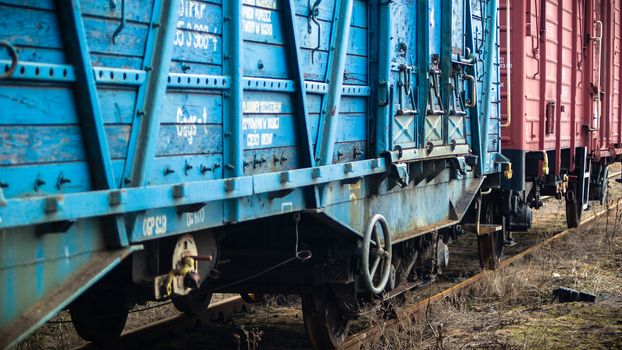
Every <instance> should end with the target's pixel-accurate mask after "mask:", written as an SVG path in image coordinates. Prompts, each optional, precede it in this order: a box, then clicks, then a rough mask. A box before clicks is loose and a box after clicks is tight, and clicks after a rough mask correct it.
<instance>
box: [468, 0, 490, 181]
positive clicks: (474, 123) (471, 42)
mask: <svg viewBox="0 0 622 350" xmlns="http://www.w3.org/2000/svg"><path fill="white" fill-rule="evenodd" d="M471 1H478V0H466V4H465V9H466V16H465V17H466V20H467V22H466V26H465V27H466V29H465V31H466V33H467V38H466V43H467V48H469V49H470V50H471V52H472V53H473V54H476V53H475V52H476V40H477V38H476V37H475V36H474V29H473V13H472V10H471V9H472V7H471ZM477 67H478V65H477V59H476V62H475V64H473V66H471V67H470V68H469V67H466V68H465V69H467V70H468V69H470V70H471V71H468V73H469V75H471V76H473V77H476V76H478V72H477ZM475 93H477V88H476V89H475ZM480 105H481V104H479V105H478V104H475V105H474V106H473V107H470V108H469V117H470V121H471V147H472V148H473V150H474V151H475V154H477V155H478V156H479V157H480V161H479V162H478V164H480V166H481V157H482V155H483V154H484V152H485V148H483V147H482V142H481V138H482V134H481V131H482V128H481V121H480V118H479V108H480V107H479V106H480ZM480 166H478V167H477V174H478V175H481V174H482V173H481V167H480Z"/></svg>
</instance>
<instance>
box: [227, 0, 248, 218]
mask: <svg viewBox="0 0 622 350" xmlns="http://www.w3.org/2000/svg"><path fill="white" fill-rule="evenodd" d="M224 10H225V18H224V20H225V24H226V26H225V29H223V42H225V43H227V46H226V47H225V48H223V49H225V50H226V52H223V56H224V57H223V58H224V59H223V66H224V70H225V72H227V74H228V75H229V76H230V77H231V78H230V79H231V87H230V88H229V91H228V93H227V92H225V94H224V99H225V101H224V103H223V107H224V108H223V109H224V111H223V113H224V114H223V134H224V138H223V140H224V141H223V142H224V144H223V150H224V152H223V158H224V159H223V160H224V163H225V166H224V167H223V176H224V177H225V178H228V177H229V178H235V177H240V176H242V175H244V165H243V158H242V156H243V150H244V144H243V142H242V118H243V110H242V99H243V91H242V79H243V61H242V60H243V52H242V41H243V38H242V33H243V28H242V19H241V17H242V1H241V0H231V1H227V2H226V3H225V9H224ZM239 206H240V203H239V200H238V199H231V200H228V201H226V204H225V218H226V220H227V221H230V222H236V221H238V220H239V215H240V213H239Z"/></svg>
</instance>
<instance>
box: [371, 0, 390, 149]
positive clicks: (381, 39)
mask: <svg viewBox="0 0 622 350" xmlns="http://www.w3.org/2000/svg"><path fill="white" fill-rule="evenodd" d="M378 6H379V7H380V8H379V12H380V16H379V17H380V26H379V33H378V39H377V41H378V44H379V50H378V51H379V53H378V90H377V93H378V109H377V112H376V113H377V116H376V150H375V154H376V157H380V154H382V153H383V152H385V151H389V150H390V148H391V144H390V143H389V142H390V141H389V140H390V139H391V138H390V137H389V131H390V130H389V126H390V125H391V124H390V122H389V120H390V118H391V117H392V116H390V115H389V111H390V104H391V103H392V101H390V98H391V94H390V93H389V91H390V86H389V84H390V79H391V76H390V72H391V20H392V18H391V2H390V1H384V2H383V1H379V4H378ZM382 90H384V91H382Z"/></svg>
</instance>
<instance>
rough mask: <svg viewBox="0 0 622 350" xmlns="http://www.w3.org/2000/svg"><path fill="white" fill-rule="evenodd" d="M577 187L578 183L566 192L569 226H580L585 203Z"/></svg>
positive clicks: (567, 221)
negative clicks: (578, 193)
mask: <svg viewBox="0 0 622 350" xmlns="http://www.w3.org/2000/svg"><path fill="white" fill-rule="evenodd" d="M576 188H577V186H576V185H575V186H572V188H570V189H568V191H567V192H566V224H567V226H568V228H574V227H579V224H580V223H581V213H582V212H583V203H582V201H581V197H579V196H578V195H577V192H576Z"/></svg>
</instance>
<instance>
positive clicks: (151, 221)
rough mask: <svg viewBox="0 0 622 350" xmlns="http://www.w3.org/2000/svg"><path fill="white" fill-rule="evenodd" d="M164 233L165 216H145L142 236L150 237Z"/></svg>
mask: <svg viewBox="0 0 622 350" xmlns="http://www.w3.org/2000/svg"><path fill="white" fill-rule="evenodd" d="M165 233H166V215H157V216H145V218H144V219H143V236H144V237H152V236H157V235H161V234H165Z"/></svg>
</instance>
